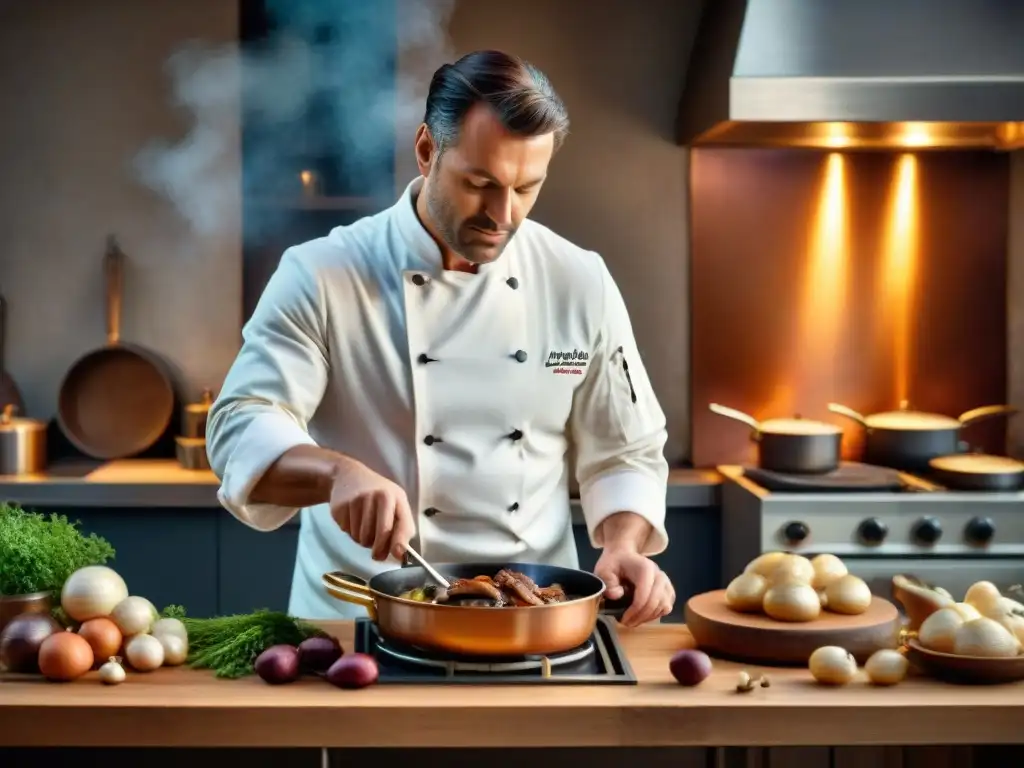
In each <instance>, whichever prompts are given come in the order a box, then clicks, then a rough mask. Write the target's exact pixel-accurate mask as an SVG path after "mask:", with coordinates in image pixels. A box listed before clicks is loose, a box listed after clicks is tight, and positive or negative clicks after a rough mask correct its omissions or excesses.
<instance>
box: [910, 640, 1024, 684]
mask: <svg viewBox="0 0 1024 768" xmlns="http://www.w3.org/2000/svg"><path fill="white" fill-rule="evenodd" d="M907 658H908V659H909V660H910V663H911V664H913V665H914V666H915V667H917V668H918V669H920V670H921V671H922V672H925V673H926V674H928V675H931V676H932V677H935V678H937V679H939V680H945V681H946V682H949V683H960V684H964V685H997V684H1000V683H1016V682H1019V681H1021V680H1024V655H1021V656H1007V657H1003V658H990V657H985V656H957V655H955V654H952V653H940V652H939V651H930V650H928V649H927V648H925V647H924V646H923V645H921V643H919V642H918V641H917V640H916V639H911V640H908V641H907Z"/></svg>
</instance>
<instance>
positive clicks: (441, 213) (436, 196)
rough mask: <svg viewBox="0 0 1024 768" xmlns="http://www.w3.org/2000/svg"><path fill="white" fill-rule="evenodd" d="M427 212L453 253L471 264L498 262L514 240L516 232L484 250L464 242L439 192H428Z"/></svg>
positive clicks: (449, 207) (453, 217)
mask: <svg viewBox="0 0 1024 768" xmlns="http://www.w3.org/2000/svg"><path fill="white" fill-rule="evenodd" d="M426 195H427V198H426V203H427V212H428V213H429V214H430V218H431V219H433V224H434V228H435V229H437V233H438V234H439V235H440V236H441V239H442V240H444V242H445V245H447V246H448V247H449V248H450V249H451V250H452V251H454V252H455V253H456V254H458V255H459V256H461V257H462V258H463V259H465V260H466V261H468V262H470V263H471V264H489V263H491V262H492V261H497V259H498V257H499V256H501V254H502V253H504V251H505V248H506V247H507V246H508V244H509V242H510V241H511V240H512V237H513V235H514V234H515V232H514V231H512V232H509V233H508V234H507V235H506V237H505V239H504V240H503V241H502V242H501V243H499V244H498V245H496V246H494V247H493V248H483V247H480V246H476V245H473V244H472V243H466V242H463V240H462V238H461V237H460V235H459V225H458V223H457V222H456V220H455V212H454V211H453V210H452V206H451V205H450V204H449V203H448V200H447V199H446V198H445V197H444V196H443V195H442V194H441V193H440V192H439V191H437V190H434V189H432V188H428V189H427V190H426Z"/></svg>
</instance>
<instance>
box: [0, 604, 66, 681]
mask: <svg viewBox="0 0 1024 768" xmlns="http://www.w3.org/2000/svg"><path fill="white" fill-rule="evenodd" d="M60 631H61V626H60V624H58V623H57V622H56V621H54V620H53V617H52V616H50V614H48V613H22V614H20V615H19V616H15V617H14V619H12V620H11V622H10V623H9V624H8V625H7V626H6V627H4V631H3V633H2V634H0V668H3V669H6V670H7V671H8V672H38V671H39V646H41V645H42V644H43V640H45V639H46V638H48V637H49V636H50V635H52V634H53V633H54V632H60Z"/></svg>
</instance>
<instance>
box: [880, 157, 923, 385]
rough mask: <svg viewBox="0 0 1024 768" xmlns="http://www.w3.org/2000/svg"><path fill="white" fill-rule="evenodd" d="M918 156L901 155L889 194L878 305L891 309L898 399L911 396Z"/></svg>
mask: <svg viewBox="0 0 1024 768" xmlns="http://www.w3.org/2000/svg"><path fill="white" fill-rule="evenodd" d="M918 207H919V206H918V186H917V158H916V157H915V156H914V155H911V154H905V155H901V156H900V158H899V160H898V161H897V163H896V169H895V173H894V175H893V180H892V186H891V191H890V196H889V214H888V217H887V218H888V221H887V225H886V233H885V242H884V261H883V263H882V275H881V279H882V285H881V291H880V294H879V309H880V310H881V311H882V312H883V313H888V322H887V323H884V324H883V326H882V333H883V334H884V335H885V336H886V337H888V338H889V339H890V343H891V344H892V351H893V373H894V382H893V384H894V388H895V395H896V397H895V400H896V401H897V402H902V401H904V400H910V399H911V398H910V365H911V359H912V356H913V352H914V331H913V322H914V284H915V282H916V278H917V259H918V254H917V245H918V242H917V229H918Z"/></svg>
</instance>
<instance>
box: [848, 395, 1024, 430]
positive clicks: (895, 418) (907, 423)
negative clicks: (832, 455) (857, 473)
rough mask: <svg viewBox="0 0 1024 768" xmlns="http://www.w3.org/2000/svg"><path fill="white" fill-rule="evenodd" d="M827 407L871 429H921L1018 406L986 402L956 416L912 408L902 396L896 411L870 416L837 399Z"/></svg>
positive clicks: (1003, 412) (955, 426) (960, 423)
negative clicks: (837, 401)
mask: <svg viewBox="0 0 1024 768" xmlns="http://www.w3.org/2000/svg"><path fill="white" fill-rule="evenodd" d="M828 409H829V410H830V411H832V412H833V413H838V414H841V415H843V416H846V417H847V418H850V419H854V420H855V421H859V422H860V423H861V424H863V425H864V426H865V427H867V428H868V429H892V430H908V431H910V430H914V431H922V432H924V431H929V430H938V429H960V428H961V427H963V426H966V425H967V424H970V423H972V422H974V421H980V420H982V419H987V418H990V417H992V416H999V415H1010V414H1013V413H1015V412H1016V409H1015V408H1013V407H1012V406H1008V405H986V406H982V407H981V408H974V409H972V410H970V411H967V412H966V413H962V414H960V416H959V417H954V416H946V415H945V414H942V413H928V412H927V411H914V410H911V409H910V404H909V403H908V402H907V401H906V400H903V401H902V402H901V403H900V407H899V408H898V409H896V410H894V411H882V412H881V413H872V414H870V415H868V416H862V415H861V414H859V413H857V412H856V411H854V410H853V409H852V408H848V407H847V406H845V405H840V404H838V403H829V405H828Z"/></svg>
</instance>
